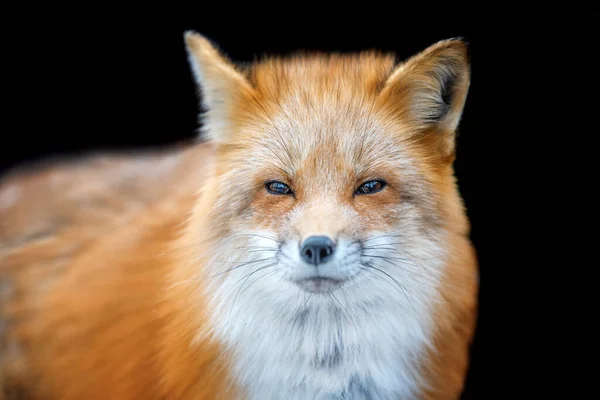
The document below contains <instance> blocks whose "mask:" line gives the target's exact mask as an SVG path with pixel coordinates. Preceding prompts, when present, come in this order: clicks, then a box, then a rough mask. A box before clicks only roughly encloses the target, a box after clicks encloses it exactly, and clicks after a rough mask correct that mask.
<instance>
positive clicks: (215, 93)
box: [184, 31, 253, 143]
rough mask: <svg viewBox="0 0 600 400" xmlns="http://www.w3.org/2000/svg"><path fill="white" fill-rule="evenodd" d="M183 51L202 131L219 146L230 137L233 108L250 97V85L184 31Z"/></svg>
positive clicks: (229, 64)
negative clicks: (195, 90) (200, 110)
mask: <svg viewBox="0 0 600 400" xmlns="http://www.w3.org/2000/svg"><path fill="white" fill-rule="evenodd" d="M184 38H185V44H186V50H187V54H188V59H189V62H190V66H191V68H192V71H193V73H194V78H195V80H196V84H197V85H198V88H199V89H200V92H201V93H200V97H201V99H202V108H203V111H206V115H205V117H204V121H203V125H204V126H203V128H204V129H203V131H204V133H205V134H206V135H207V137H208V139H209V140H211V141H213V142H216V143H222V142H226V141H227V140H228V139H229V138H230V137H231V135H232V123H233V119H234V115H235V109H236V105H238V104H240V103H243V102H244V101H246V100H247V99H248V98H251V97H252V92H253V89H252V86H251V85H250V83H249V82H248V80H247V79H246V78H245V77H244V75H243V74H242V73H241V72H240V71H239V70H238V68H237V67H236V66H235V65H234V64H233V63H232V62H231V61H230V60H229V59H227V57H226V56H225V55H224V54H222V53H221V52H220V51H219V50H218V49H217V47H216V46H214V45H213V44H212V43H211V42H210V41H209V40H208V39H207V38H206V37H204V36H202V35H200V34H199V33H196V32H193V31H188V32H186V33H185V34H184Z"/></svg>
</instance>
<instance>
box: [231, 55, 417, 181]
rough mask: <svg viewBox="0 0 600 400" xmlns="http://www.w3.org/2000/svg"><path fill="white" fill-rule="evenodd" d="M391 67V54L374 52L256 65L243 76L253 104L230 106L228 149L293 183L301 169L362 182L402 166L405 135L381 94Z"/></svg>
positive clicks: (404, 157) (244, 103) (268, 61)
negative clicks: (231, 137)
mask: <svg viewBox="0 0 600 400" xmlns="http://www.w3.org/2000/svg"><path fill="white" fill-rule="evenodd" d="M393 67H394V58H393V57H390V56H385V55H379V54H376V53H365V54H358V55H353V56H350V55H346V56H343V55H323V56H319V55H316V56H315V55H311V56H303V57H300V56H298V57H295V58H286V59H269V60H266V61H263V62H260V63H257V64H256V65H254V66H253V67H252V68H251V69H249V70H248V71H246V78H247V79H248V80H249V81H250V82H251V83H252V85H253V88H254V89H255V93H254V101H251V102H249V101H247V99H240V101H239V102H238V103H237V104H236V106H235V107H234V115H233V116H232V120H233V121H236V122H237V124H235V125H236V138H235V140H234V142H235V144H234V145H233V146H231V147H233V148H235V147H237V146H239V145H240V144H242V145H243V146H242V149H243V152H244V153H246V156H245V157H244V158H245V162H248V161H250V160H249V159H248V153H249V150H250V151H251V152H252V153H254V155H255V156H256V157H255V158H256V159H257V160H260V164H261V165H262V169H264V168H265V165H268V164H271V166H272V167H273V168H274V169H277V170H279V171H281V172H283V173H284V174H285V175H287V176H288V177H294V178H295V179H298V177H299V175H300V173H301V172H302V171H304V173H303V174H301V175H305V176H306V175H311V176H312V177H314V176H315V175H319V172H320V174H321V175H325V176H333V175H335V176H337V177H342V176H343V177H344V178H347V179H360V178H361V177H368V176H370V175H377V174H378V173H379V172H378V171H379V170H380V169H381V168H382V167H383V168H389V167H390V165H392V164H393V165H400V164H401V163H402V159H406V157H407V155H408V154H407V152H408V151H410V150H411V149H410V148H409V147H411V146H410V143H409V141H408V140H406V139H409V137H410V136H409V135H406V137H403V132H404V131H405V129H403V126H402V121H400V120H398V119H397V118H395V116H393V113H391V112H390V111H389V110H388V109H387V108H386V104H385V102H384V101H383V100H382V99H381V98H379V96H378V94H379V91H380V88H381V86H382V85H383V83H384V82H385V80H386V78H387V77H388V76H389V73H390V71H391V70H392V69H393ZM226 147H227V146H226ZM412 150H418V149H412ZM242 154H243V153H242ZM269 160H270V161H269ZM309 171H312V172H314V173H310V174H309V173H308V172H309ZM334 172H337V174H333V173H334Z"/></svg>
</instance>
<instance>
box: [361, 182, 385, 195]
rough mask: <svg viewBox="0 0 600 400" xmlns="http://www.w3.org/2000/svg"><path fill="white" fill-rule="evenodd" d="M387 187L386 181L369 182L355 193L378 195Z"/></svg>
mask: <svg viewBox="0 0 600 400" xmlns="http://www.w3.org/2000/svg"><path fill="white" fill-rule="evenodd" d="M385 186H386V183H385V182H384V181H369V182H365V183H363V184H362V185H361V186H360V187H359V188H358V189H357V190H356V192H355V193H354V194H355V195H357V194H372V193H377V192H379V191H380V190H382V189H383V188H384V187H385Z"/></svg>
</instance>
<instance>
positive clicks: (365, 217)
mask: <svg viewBox="0 0 600 400" xmlns="http://www.w3.org/2000/svg"><path fill="white" fill-rule="evenodd" d="M400 201H401V196H400V195H399V194H398V193H397V192H395V191H394V190H393V189H392V188H390V187H387V188H385V189H384V191H382V192H379V193H375V194H372V195H368V194H367V195H358V196H356V197H354V199H353V203H354V204H353V206H354V208H355V209H356V211H357V212H358V214H359V215H360V217H361V229H364V230H368V231H377V230H381V229H382V228H384V229H385V228H388V229H389V228H391V227H393V226H394V225H395V224H396V223H397V220H398V205H399V204H400Z"/></svg>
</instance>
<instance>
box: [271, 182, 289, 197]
mask: <svg viewBox="0 0 600 400" xmlns="http://www.w3.org/2000/svg"><path fill="white" fill-rule="evenodd" d="M265 187H266V188H267V191H268V192H269V193H271V194H293V193H292V189H290V187H289V186H288V185H286V184H285V183H281V182H277V181H270V182H267V183H266V184H265Z"/></svg>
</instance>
